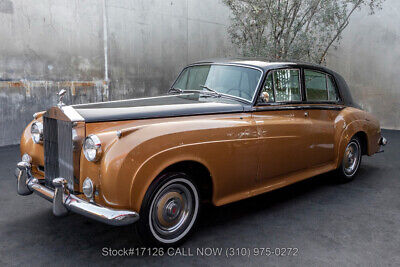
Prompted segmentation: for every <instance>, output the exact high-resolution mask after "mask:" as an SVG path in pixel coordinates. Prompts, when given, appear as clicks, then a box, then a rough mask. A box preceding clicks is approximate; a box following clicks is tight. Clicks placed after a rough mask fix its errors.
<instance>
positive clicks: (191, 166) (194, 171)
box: [161, 161, 213, 202]
mask: <svg viewBox="0 0 400 267" xmlns="http://www.w3.org/2000/svg"><path fill="white" fill-rule="evenodd" d="M167 172H184V173H186V174H188V175H190V176H191V177H192V178H193V179H194V181H195V183H196V185H197V187H198V188H199V190H200V196H201V199H202V201H206V202H211V199H212V193H213V185H212V184H213V183H212V179H211V174H210V172H209V170H208V169H207V168H206V167H205V166H204V165H203V164H201V163H199V162H196V161H181V162H178V163H175V164H173V165H171V166H169V167H167V168H166V169H164V170H163V171H162V172H161V174H163V173H167Z"/></svg>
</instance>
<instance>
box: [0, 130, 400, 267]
mask: <svg viewBox="0 0 400 267" xmlns="http://www.w3.org/2000/svg"><path fill="white" fill-rule="evenodd" d="M383 134H384V136H386V137H387V138H388V140H389V145H388V146H387V147H386V148H385V150H386V151H385V153H381V154H377V155H375V156H373V157H364V158H363V164H362V166H361V169H360V173H359V175H358V177H357V178H356V180H354V181H353V182H351V183H348V184H340V185H338V184H335V183H334V182H333V181H332V175H331V174H330V175H320V176H317V177H314V178H312V179H309V180H307V181H303V182H301V183H297V184H295V185H292V186H289V187H287V188H284V189H281V190H278V191H275V192H271V193H267V194H264V195H262V196H258V197H255V198H252V199H248V200H244V201H240V202H237V203H233V204H231V205H227V206H224V207H219V208H213V207H209V208H208V209H207V211H206V212H207V213H206V212H203V215H202V216H201V221H200V224H199V226H198V229H197V231H196V232H195V233H194V235H193V236H192V237H191V238H190V240H188V242H186V243H185V244H184V246H183V248H184V249H185V253H186V254H188V253H189V249H190V253H191V254H193V256H190V255H187V256H183V255H182V256H163V257H155V256H130V257H104V256H102V249H103V248H104V247H106V248H112V249H122V248H126V249H129V248H131V247H136V246H138V243H137V242H136V241H135V236H134V235H133V234H132V228H131V227H129V226H128V227H120V228H118V227H111V226H107V225H103V224H100V223H97V222H94V221H91V220H88V219H85V218H83V217H82V216H79V215H70V216H67V217H62V218H57V217H54V216H53V214H52V211H51V205H50V203H49V202H47V201H46V200H44V199H41V198H40V197H38V196H34V195H33V196H27V197H22V196H18V195H17V193H16V188H15V183H16V181H15V178H14V176H13V175H14V174H13V173H14V168H15V163H16V162H17V160H18V159H19V152H18V147H16V146H14V147H5V148H1V149H0V203H1V204H0V265H1V266H4V265H17V264H18V265H20V264H25V265H28V264H29V265H52V264H54V263H57V264H64V265H72V264H89V263H94V264H102V265H105V264H110V263H112V264H117V263H126V264H127V263H129V264H143V265H160V264H162V265H169V266H172V265H183V264H185V265H187V264H191V265H201V266H211V265H212V266H214V265H222V264H229V265H234V266H243V265H245V264H247V265H260V264H262V265H285V266H286V265H307V266H309V265H312V266H316V265H317V266H322V265H341V266H343V265H345V266H349V265H361V266H382V265H393V266H395V265H397V266H399V265H400V164H399V163H400V152H399V149H400V131H384V132H383ZM206 247H212V248H222V249H223V251H225V249H227V248H250V249H253V248H261V247H264V248H272V249H273V248H282V247H286V248H287V247H291V248H298V250H299V251H298V255H297V256H285V257H282V256H281V257H278V256H269V257H266V256H254V255H252V256H249V257H248V256H235V257H233V258H227V257H226V256H224V255H223V256H208V257H207V256H199V255H197V253H196V249H197V248H200V249H202V248H206ZM170 252H171V251H170ZM181 252H183V251H182V250H181ZM176 253H177V252H174V253H172V252H171V253H170V254H176ZM223 254H225V252H223Z"/></svg>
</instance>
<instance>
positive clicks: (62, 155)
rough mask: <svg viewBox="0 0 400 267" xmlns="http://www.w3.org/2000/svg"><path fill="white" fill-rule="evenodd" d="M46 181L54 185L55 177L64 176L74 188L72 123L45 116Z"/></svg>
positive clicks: (48, 184) (72, 188) (70, 187)
mask: <svg viewBox="0 0 400 267" xmlns="http://www.w3.org/2000/svg"><path fill="white" fill-rule="evenodd" d="M43 145H44V171H45V183H46V185H47V186H50V187H53V184H52V181H53V179H54V178H57V177H63V178H65V179H66V180H67V181H68V188H69V189H70V190H74V161H73V143H72V123H71V122H69V121H62V120H56V119H53V118H48V117H46V116H44V117H43Z"/></svg>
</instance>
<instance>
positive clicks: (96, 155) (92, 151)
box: [83, 134, 101, 161]
mask: <svg viewBox="0 0 400 267" xmlns="http://www.w3.org/2000/svg"><path fill="white" fill-rule="evenodd" d="M83 154H85V158H86V159H87V160H88V161H98V160H99V159H100V157H101V142H100V139H99V138H98V137H97V136H96V135H94V134H91V135H88V136H87V137H86V138H85V142H84V143H83Z"/></svg>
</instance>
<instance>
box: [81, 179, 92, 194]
mask: <svg viewBox="0 0 400 267" xmlns="http://www.w3.org/2000/svg"><path fill="white" fill-rule="evenodd" d="M93 189H94V186H93V182H92V180H91V179H90V178H89V177H87V178H86V179H85V181H83V185H82V191H83V193H84V194H85V196H86V197H87V198H92V197H93Z"/></svg>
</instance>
